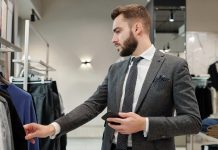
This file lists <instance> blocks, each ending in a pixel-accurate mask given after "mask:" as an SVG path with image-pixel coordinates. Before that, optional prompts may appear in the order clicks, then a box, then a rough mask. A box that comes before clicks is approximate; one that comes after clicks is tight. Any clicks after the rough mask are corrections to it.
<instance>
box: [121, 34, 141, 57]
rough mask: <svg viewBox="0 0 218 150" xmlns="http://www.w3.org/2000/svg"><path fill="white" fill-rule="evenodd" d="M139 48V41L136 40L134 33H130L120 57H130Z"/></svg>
mask: <svg viewBox="0 0 218 150" xmlns="http://www.w3.org/2000/svg"><path fill="white" fill-rule="evenodd" d="M137 46H138V41H137V40H136V39H135V37H134V35H133V33H132V32H131V31H130V35H129V38H128V39H126V41H125V42H124V43H123V47H121V48H122V50H121V51H120V56H121V57H125V56H130V55H132V53H133V52H134V51H135V50H136V47H137Z"/></svg>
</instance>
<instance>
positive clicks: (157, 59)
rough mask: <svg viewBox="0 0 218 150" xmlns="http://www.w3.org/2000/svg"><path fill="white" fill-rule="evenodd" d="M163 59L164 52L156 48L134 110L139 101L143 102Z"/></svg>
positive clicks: (138, 105) (137, 107) (139, 103)
mask: <svg viewBox="0 0 218 150" xmlns="http://www.w3.org/2000/svg"><path fill="white" fill-rule="evenodd" d="M164 59H165V57H164V54H163V53H161V52H159V51H158V50H157V51H156V52H155V54H154V57H153V60H152V62H151V65H150V67H149V69H148V72H147V75H146V78H145V81H144V83H143V85H142V89H141V92H140V95H139V99H138V103H137V105H136V109H135V112H137V111H138V109H139V107H140V105H141V103H142V102H143V100H144V97H145V96H146V94H147V92H148V90H149V88H150V86H151V84H152V82H153V80H154V78H155V76H156V75H157V73H158V71H159V69H160V67H161V65H162V64H163V62H164Z"/></svg>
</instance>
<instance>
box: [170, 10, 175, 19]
mask: <svg viewBox="0 0 218 150" xmlns="http://www.w3.org/2000/svg"><path fill="white" fill-rule="evenodd" d="M174 21H175V20H174V15H173V10H170V17H169V22H174Z"/></svg>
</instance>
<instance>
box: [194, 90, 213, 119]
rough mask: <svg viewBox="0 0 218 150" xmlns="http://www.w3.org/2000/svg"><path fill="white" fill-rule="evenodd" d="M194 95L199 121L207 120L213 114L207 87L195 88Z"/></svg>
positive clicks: (209, 92)
mask: <svg viewBox="0 0 218 150" xmlns="http://www.w3.org/2000/svg"><path fill="white" fill-rule="evenodd" d="M195 94H196V98H197V101H198V105H199V110H200V114H201V119H204V118H207V117H208V116H209V115H210V114H212V113H213V108H212V96H211V91H210V89H209V88H208V87H206V88H202V87H196V88H195Z"/></svg>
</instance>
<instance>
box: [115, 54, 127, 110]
mask: <svg viewBox="0 0 218 150" xmlns="http://www.w3.org/2000/svg"><path fill="white" fill-rule="evenodd" d="M129 61H130V58H129V59H128V60H126V61H124V62H123V64H122V66H121V68H120V69H119V72H118V74H117V75H118V80H117V82H118V83H117V87H116V93H117V96H116V106H117V109H116V111H117V112H119V108H120V100H121V96H122V91H123V83H124V79H125V76H126V72H127V70H128V66H129Z"/></svg>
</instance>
